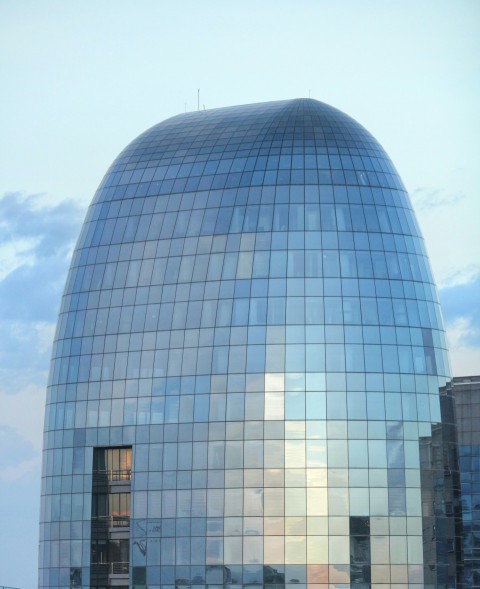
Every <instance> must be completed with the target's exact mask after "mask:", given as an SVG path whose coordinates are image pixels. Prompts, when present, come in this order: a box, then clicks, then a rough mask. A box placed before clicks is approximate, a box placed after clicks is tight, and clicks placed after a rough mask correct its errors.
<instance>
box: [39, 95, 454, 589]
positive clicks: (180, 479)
mask: <svg viewBox="0 0 480 589" xmlns="http://www.w3.org/2000/svg"><path fill="white" fill-rule="evenodd" d="M448 376H449V372H448V363H447V357H446V350H445V339H444V332H443V328H442V321H441V316H440V311H439V306H438V301H437V296H436V292H435V287H434V284H433V279H432V277H431V273H430V269H429V265H428V261H427V258H426V254H425V249H424V244H423V239H422V237H421V235H420V233H419V230H418V228H417V225H416V221H415V217H414V215H413V212H412V209H411V205H410V201H409V198H408V195H407V194H406V192H405V189H404V187H403V185H402V183H401V180H400V179H399V177H398V175H397V173H396V171H395V169H394V167H393V165H392V163H391V162H390V160H389V159H388V157H387V155H386V154H385V152H384V151H383V149H382V148H381V147H380V145H379V144H378V143H377V142H376V141H375V139H373V138H372V136H371V135H370V134H369V133H368V132H367V131H366V130H365V129H364V128H363V127H361V126H360V125H359V124H358V123H356V122H355V121H354V120H352V119H351V118H349V117H348V116H346V115H345V114H343V113H341V112H340V111H338V110H336V109H334V108H332V107H330V106H327V105H325V104H322V103H320V102H317V101H315V100H310V99H308V100H307V99H299V100H289V101H283V102H274V103H265V104H256V105H249V106H241V107H233V108H224V109H217V110H211V111H204V112H195V113H188V114H183V115H179V116H177V117H173V118H171V119H169V120H167V121H164V122H163V123H160V124H159V125H157V126H155V127H153V128H151V129H149V130H148V131H146V132H145V133H143V134H142V135H141V136H140V137H139V138H137V139H136V140H135V141H133V142H132V143H131V144H130V145H129V146H127V148H126V149H125V150H124V151H123V152H122V153H121V154H120V155H119V156H118V158H117V159H116V160H115V161H114V163H113V164H112V166H111V168H110V169H109V170H108V172H107V174H106V176H105V178H104V180H103V181H102V183H101V185H100V187H99V189H98V191H97V193H96V195H95V198H94V200H93V202H92V204H91V206H90V209H89V211H88V214H87V218H86V221H85V223H84V226H83V230H82V232H81V235H80V238H79V241H78V244H77V247H76V250H75V253H74V256H73V260H72V264H71V269H70V273H69V276H68V279H67V284H66V287H65V292H64V297H63V301H62V307H61V311H60V316H59V320H58V328H57V333H56V337H55V342H54V349H53V356H52V365H51V374H50V383H49V390H48V399H47V408H46V417H45V442H44V464H43V484H42V508H41V514H42V515H41V549H40V571H39V586H40V587H62V588H63V587H98V588H100V587H111V586H117V587H119V586H125V587H126V586H127V585H129V586H130V587H135V588H138V589H140V588H142V589H143V588H145V587H149V588H150V589H159V588H160V587H162V588H164V589H174V588H177V587H192V588H193V589H205V588H206V587H208V588H211V589H213V588H220V587H231V588H232V589H235V588H240V587H247V586H254V585H257V586H265V587H267V588H271V589H275V588H280V587H282V588H289V589H293V588H294V587H298V588H301V587H303V588H306V587H307V586H308V587H309V588H310V589H327V587H328V588H345V587H350V586H352V587H356V588H358V589H365V588H367V587H374V588H376V589H385V588H386V587H391V588H396V589H405V588H406V587H408V588H410V589H421V588H422V589H423V588H424V587H428V588H437V587H445V588H447V587H453V586H454V585H455V577H456V574H457V573H456V566H455V559H456V552H455V551H456V546H457V541H456V536H455V534H456V528H455V525H454V523H455V522H454V514H453V511H454V510H453V509H452V503H451V502H450V503H449V501H447V500H445V497H446V493H445V492H444V490H445V489H450V491H451V492H452V493H453V491H452V484H451V478H449V477H450V475H449V472H451V471H452V469H454V464H453V460H452V458H451V457H452V456H453V455H454V453H455V442H454V440H453V439H452V437H451V436H449V435H446V434H444V431H445V425H447V426H448V425H449V424H450V425H451V421H452V417H451V416H452V413H451V412H449V411H445V410H444V408H443V406H442V404H441V395H440V394H439V389H440V388H441V387H445V385H446V382H447V379H448ZM442 418H443V420H444V422H445V421H446V422H447V423H446V424H445V423H444V424H443V425H441V423H442ZM449 461H450V462H451V463H449ZM442 498H443V499H442ZM449 505H450V507H449ZM127 553H128V554H127ZM126 558H128V560H125V559H126Z"/></svg>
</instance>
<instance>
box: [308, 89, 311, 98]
mask: <svg viewBox="0 0 480 589" xmlns="http://www.w3.org/2000/svg"><path fill="white" fill-rule="evenodd" d="M310 92H311V90H310V88H309V89H308V97H309V98H310Z"/></svg>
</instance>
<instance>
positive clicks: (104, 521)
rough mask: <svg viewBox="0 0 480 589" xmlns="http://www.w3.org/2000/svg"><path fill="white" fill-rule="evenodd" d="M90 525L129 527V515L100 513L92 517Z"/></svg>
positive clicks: (97, 526)
mask: <svg viewBox="0 0 480 589" xmlns="http://www.w3.org/2000/svg"><path fill="white" fill-rule="evenodd" d="M92 527H93V528H94V529H95V528H128V527H130V516H129V515H101V516H97V517H93V518H92Z"/></svg>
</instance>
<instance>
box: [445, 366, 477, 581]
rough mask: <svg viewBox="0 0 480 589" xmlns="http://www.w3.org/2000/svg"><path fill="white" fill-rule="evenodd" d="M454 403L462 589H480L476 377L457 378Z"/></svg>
mask: <svg viewBox="0 0 480 589" xmlns="http://www.w3.org/2000/svg"><path fill="white" fill-rule="evenodd" d="M449 388H450V391H449V392H451V391H452V390H453V396H454V399H455V408H456V424H457V431H458V454H459V470H460V484H461V503H462V509H461V514H462V549H463V562H464V579H463V580H464V584H465V585H464V586H465V587H471V588H472V589H479V588H480V376H458V377H455V378H453V379H452V381H451V384H450V386H449Z"/></svg>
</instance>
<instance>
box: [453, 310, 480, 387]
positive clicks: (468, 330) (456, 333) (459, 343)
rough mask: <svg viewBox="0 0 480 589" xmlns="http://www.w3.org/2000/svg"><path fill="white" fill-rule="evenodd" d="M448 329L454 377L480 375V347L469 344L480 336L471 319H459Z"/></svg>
mask: <svg viewBox="0 0 480 589" xmlns="http://www.w3.org/2000/svg"><path fill="white" fill-rule="evenodd" d="M446 329H447V341H448V344H449V349H450V362H451V364H452V374H453V376H473V375H475V374H480V347H478V346H474V345H471V344H469V343H468V341H469V340H470V341H471V340H472V339H474V338H476V337H477V336H478V334H479V329H478V328H477V327H475V326H474V325H473V324H472V320H471V318H470V317H459V318H457V319H456V320H455V321H453V322H452V323H450V324H449V325H447V326H446Z"/></svg>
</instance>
